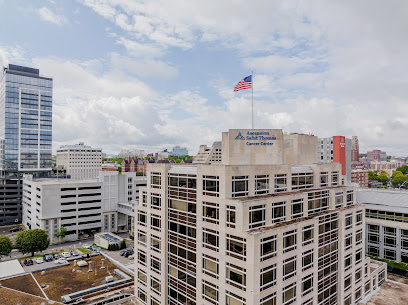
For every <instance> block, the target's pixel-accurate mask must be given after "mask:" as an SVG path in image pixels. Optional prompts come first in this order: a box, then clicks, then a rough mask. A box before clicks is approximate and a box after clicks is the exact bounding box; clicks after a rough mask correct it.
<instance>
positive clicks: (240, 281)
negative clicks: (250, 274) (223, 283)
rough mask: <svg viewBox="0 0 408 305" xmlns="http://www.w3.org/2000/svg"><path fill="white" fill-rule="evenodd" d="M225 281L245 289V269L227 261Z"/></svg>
mask: <svg viewBox="0 0 408 305" xmlns="http://www.w3.org/2000/svg"><path fill="white" fill-rule="evenodd" d="M226 277H227V283H228V284H231V285H233V286H235V287H237V288H240V289H243V288H244V290H245V286H246V275H245V269H242V268H239V267H237V266H234V265H232V264H229V263H227V274H226Z"/></svg>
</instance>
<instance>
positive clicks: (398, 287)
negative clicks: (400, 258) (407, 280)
mask: <svg viewBox="0 0 408 305" xmlns="http://www.w3.org/2000/svg"><path fill="white" fill-rule="evenodd" d="M360 304H362V305H363V303H359V305H360ZM390 304H392V305H407V304H408V285H405V284H402V283H399V282H394V281H389V280H386V281H385V283H384V284H383V285H382V286H381V288H380V291H379V292H378V293H377V294H375V295H373V296H372V297H371V299H370V301H368V302H367V305H390Z"/></svg>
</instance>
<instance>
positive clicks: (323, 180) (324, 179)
mask: <svg viewBox="0 0 408 305" xmlns="http://www.w3.org/2000/svg"><path fill="white" fill-rule="evenodd" d="M328 185H329V173H328V172H321V173H320V186H321V187H323V186H328Z"/></svg>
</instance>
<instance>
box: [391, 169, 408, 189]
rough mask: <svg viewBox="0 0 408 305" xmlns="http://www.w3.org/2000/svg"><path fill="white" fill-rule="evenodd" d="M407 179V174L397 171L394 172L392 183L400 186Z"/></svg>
mask: <svg viewBox="0 0 408 305" xmlns="http://www.w3.org/2000/svg"><path fill="white" fill-rule="evenodd" d="M407 180H408V179H407V177H405V175H404V174H403V173H402V172H400V171H395V172H394V173H393V174H392V178H391V183H392V185H395V186H398V185H401V184H403V183H404V182H405V181H407Z"/></svg>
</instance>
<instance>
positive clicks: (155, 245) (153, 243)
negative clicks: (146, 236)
mask: <svg viewBox="0 0 408 305" xmlns="http://www.w3.org/2000/svg"><path fill="white" fill-rule="evenodd" d="M150 248H151V249H152V250H155V251H157V252H160V249H161V243H160V238H159V237H153V236H152V237H151V238H150Z"/></svg>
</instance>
